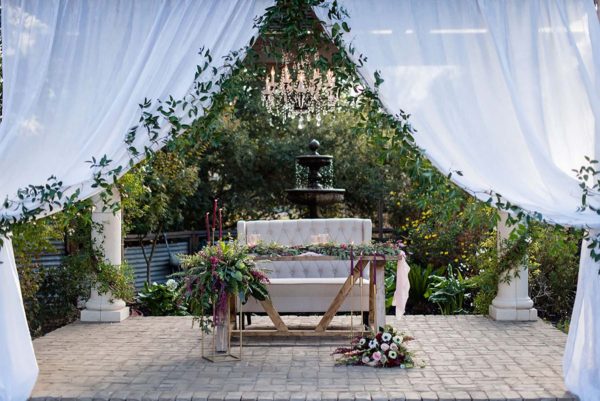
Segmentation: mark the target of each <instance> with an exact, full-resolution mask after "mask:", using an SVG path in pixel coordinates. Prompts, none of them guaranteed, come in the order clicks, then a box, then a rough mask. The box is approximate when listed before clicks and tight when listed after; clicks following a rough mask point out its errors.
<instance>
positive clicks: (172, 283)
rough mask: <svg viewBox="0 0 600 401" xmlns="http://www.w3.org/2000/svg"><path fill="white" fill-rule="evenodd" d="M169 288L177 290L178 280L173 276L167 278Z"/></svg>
mask: <svg viewBox="0 0 600 401" xmlns="http://www.w3.org/2000/svg"><path fill="white" fill-rule="evenodd" d="M167 288H168V289H169V290H171V291H175V290H176V289H177V281H175V280H173V279H172V278H170V279H168V280H167Z"/></svg>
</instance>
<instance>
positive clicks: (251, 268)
mask: <svg viewBox="0 0 600 401" xmlns="http://www.w3.org/2000/svg"><path fill="white" fill-rule="evenodd" d="M181 262H182V267H183V271H182V272H181V273H178V275H179V276H181V277H182V281H183V285H182V291H183V294H184V295H185V297H186V299H187V301H188V305H189V311H190V313H191V314H192V315H193V316H194V318H195V320H196V321H198V322H199V323H200V327H201V328H202V329H205V330H206V329H208V327H209V326H210V325H219V324H221V323H222V322H220V319H223V318H226V317H227V316H228V311H227V305H228V298H229V297H230V296H231V295H239V297H240V299H241V301H242V302H243V303H244V302H246V300H247V299H248V297H249V296H253V297H254V298H256V299H257V300H259V301H262V300H265V299H266V298H268V296H269V294H268V291H267V287H266V285H265V284H267V283H268V282H269V279H268V277H267V276H266V275H265V273H264V272H263V271H262V270H260V269H258V268H257V267H256V265H255V263H254V260H253V258H252V256H251V255H250V254H249V252H248V247H246V246H243V245H241V244H240V243H238V242H237V241H229V242H224V241H219V242H217V243H215V244H214V245H210V246H207V247H205V248H203V249H202V250H201V251H200V252H198V253H196V254H193V255H187V256H182V257H181ZM213 307H214V308H213ZM208 311H211V312H210V314H212V315H213V316H212V321H211V320H210V317H208V316H207V312H208Z"/></svg>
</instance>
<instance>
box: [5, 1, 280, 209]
mask: <svg viewBox="0 0 600 401" xmlns="http://www.w3.org/2000/svg"><path fill="white" fill-rule="evenodd" d="M271 3H272V1H267V0H257V1H243V0H232V1H218V0H203V1H196V0H181V1H167V0H150V1H141V0H137V1H131V0H120V1H118V0H111V1H91V2H90V1H82V0H73V1H68V0H65V1H45V0H38V1H18V0H8V1H4V2H3V10H2V27H3V40H4V43H3V47H4V60H3V61H4V65H3V68H4V121H3V122H2V125H0V183H1V185H0V200H4V198H5V197H6V196H8V197H9V198H10V199H14V198H15V195H16V191H17V189H18V188H20V187H23V186H25V185H28V184H43V183H45V182H46V179H47V178H48V177H49V176H50V175H55V176H56V177H57V178H58V179H60V180H62V181H63V182H64V184H65V186H66V187H77V188H82V190H83V197H87V196H88V195H90V194H91V189H90V188H89V184H90V180H91V169H90V166H89V164H88V163H86V161H87V160H90V159H91V157H93V156H95V157H97V158H98V157H101V156H103V155H104V154H106V155H108V157H109V158H111V159H112V160H114V162H113V166H116V165H120V164H121V165H123V164H126V162H127V161H128V159H129V156H128V155H127V150H126V146H124V139H125V134H126V132H127V130H128V129H129V128H130V127H132V126H134V125H136V124H138V119H139V116H140V111H139V107H138V104H140V103H142V102H143V101H144V99H145V98H148V99H151V100H154V99H166V98H167V97H168V96H169V95H173V97H175V98H177V99H180V98H182V97H183V96H184V95H185V94H186V93H187V91H188V90H189V89H190V88H191V85H192V82H193V79H194V73H195V71H196V66H197V65H201V64H203V63H204V61H205V59H204V57H202V56H201V55H199V54H198V50H199V49H200V47H202V46H205V47H206V48H208V49H210V50H211V53H212V55H213V60H214V61H213V63H212V65H214V66H216V67H219V66H221V65H222V64H223V60H222V58H223V56H225V55H226V54H228V53H229V52H230V51H231V50H237V49H240V48H241V47H242V46H244V45H246V44H247V43H248V41H249V40H250V38H251V36H252V35H253V34H254V33H255V30H254V29H253V19H254V17H255V16H257V15H262V14H263V13H264V9H265V7H266V6H268V5H270V4H271ZM205 75H206V77H205V79H210V78H211V76H210V75H211V74H209V73H207V74H205ZM214 90H217V88H215V89H214ZM146 142H148V138H147V136H146V134H145V133H143V132H140V133H139V134H138V137H137V140H136V143H135V144H136V145H137V146H138V148H140V149H143V145H144V144H145V143H146ZM0 213H4V214H9V215H11V214H14V212H13V211H10V210H8V211H7V210H4V211H3V210H1V209H0Z"/></svg>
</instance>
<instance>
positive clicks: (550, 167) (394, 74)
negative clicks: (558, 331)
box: [315, 0, 600, 401]
mask: <svg viewBox="0 0 600 401" xmlns="http://www.w3.org/2000/svg"><path fill="white" fill-rule="evenodd" d="M340 5H341V6H342V7H345V8H346V10H347V11H348V13H349V18H348V23H349V25H350V28H351V32H350V33H349V34H348V36H349V38H348V41H349V43H352V45H354V47H355V49H356V52H355V54H361V53H362V54H364V55H365V56H367V58H368V60H367V63H366V64H365V66H364V67H363V68H361V75H363V77H364V79H365V81H366V82H367V84H369V85H370V86H373V74H374V72H375V71H377V70H378V71H380V72H381V76H382V78H383V79H384V82H383V83H382V85H381V87H380V89H379V95H380V99H381V101H382V103H383V105H384V106H385V107H386V108H387V110H388V111H389V112H390V113H393V114H396V113H398V111H399V110H400V109H403V110H405V111H406V112H408V113H410V114H411V118H410V121H411V124H412V125H413V127H414V128H415V129H416V130H417V131H418V132H417V133H416V135H415V139H416V142H417V144H418V145H419V146H420V147H422V148H423V149H424V150H425V153H426V155H427V156H428V157H429V159H430V160H431V161H432V162H433V163H434V164H436V165H437V166H438V167H439V168H440V170H441V171H442V172H443V173H449V172H452V171H461V172H462V174H463V175H462V176H460V175H458V174H456V173H455V174H454V175H453V179H454V180H455V182H456V183H457V184H458V185H460V186H462V187H463V188H465V189H466V190H468V191H469V192H471V193H472V194H474V195H475V196H477V197H479V198H480V199H483V200H487V199H488V198H489V194H490V192H491V191H493V192H494V193H498V194H501V195H502V196H503V197H504V198H505V199H507V200H509V201H510V202H512V203H514V204H517V205H519V206H521V207H522V208H524V209H526V210H527V211H530V212H539V213H541V214H542V215H543V216H544V217H545V218H547V219H549V220H550V221H553V222H556V223H562V224H567V225H574V226H589V227H596V228H598V227H600V216H598V215H596V214H595V213H592V212H585V213H581V212H578V210H577V209H578V206H580V204H581V195H582V193H581V189H580V188H579V187H578V181H577V180H576V179H575V176H574V174H573V172H572V171H571V170H572V169H576V168H579V167H580V166H582V165H583V164H584V163H585V159H584V156H590V157H592V158H594V157H595V158H598V157H599V156H600V133H599V130H600V127H599V126H598V121H599V120H598V117H600V98H599V94H600V80H599V78H600V28H599V24H598V18H597V16H596V11H595V9H594V5H593V2H592V1H591V0H555V1H546V0H528V1H522V0H507V1H496V0H429V1H422V0H412V1H411V0H374V1H368V2H367V1H364V0H341V1H340ZM315 11H316V13H317V14H318V15H319V17H320V18H321V19H322V20H324V21H327V11H326V10H325V9H323V8H319V7H317V8H315ZM593 202H594V205H595V206H598V205H599V203H598V199H595V200H593ZM587 251H588V250H587V249H584V250H583V251H582V256H581V265H580V278H579V286H578V293H577V302H576V305H575V309H574V311H573V319H572V321H571V331H570V334H569V338H568V346H567V349H566V353H565V358H564V373H565V378H566V385H567V388H568V389H569V390H571V391H572V392H574V393H575V394H577V395H579V396H580V397H581V399H582V400H584V401H588V400H589V401H591V400H597V399H598V396H600V347H599V346H598V345H597V341H598V339H599V338H600V302H599V300H600V276H599V275H598V269H599V268H600V266H599V265H598V264H597V263H594V262H593V260H592V259H591V257H590V255H589V252H587Z"/></svg>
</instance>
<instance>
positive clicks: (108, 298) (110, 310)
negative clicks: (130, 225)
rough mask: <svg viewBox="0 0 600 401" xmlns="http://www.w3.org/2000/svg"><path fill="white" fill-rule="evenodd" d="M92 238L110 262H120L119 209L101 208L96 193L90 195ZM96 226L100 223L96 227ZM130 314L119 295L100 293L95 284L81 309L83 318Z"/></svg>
mask: <svg viewBox="0 0 600 401" xmlns="http://www.w3.org/2000/svg"><path fill="white" fill-rule="evenodd" d="M92 200H93V201H94V208H93V210H92V221H93V223H94V224H93V226H92V241H93V243H94V246H95V247H96V249H97V250H98V251H99V252H100V253H101V254H102V255H103V257H104V260H105V261H106V262H107V263H110V264H112V265H120V264H121V249H122V248H121V211H118V212H117V213H113V212H112V211H111V210H110V209H107V210H105V211H103V210H102V208H103V206H104V203H103V202H102V199H101V198H100V196H99V195H96V196H94V197H93V198H92ZM115 200H116V201H120V200H121V196H120V194H119V192H118V190H117V189H116V188H114V189H113V201H115ZM98 226H99V227H98ZM128 317H129V308H128V307H127V306H125V302H123V301H122V300H120V299H113V297H112V294H110V293H107V294H99V293H98V290H97V288H95V287H93V288H92V290H91V296H90V299H89V300H88V301H87V302H86V304H85V309H84V310H82V311H81V321H82V322H120V321H123V320H125V319H127V318H128Z"/></svg>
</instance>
